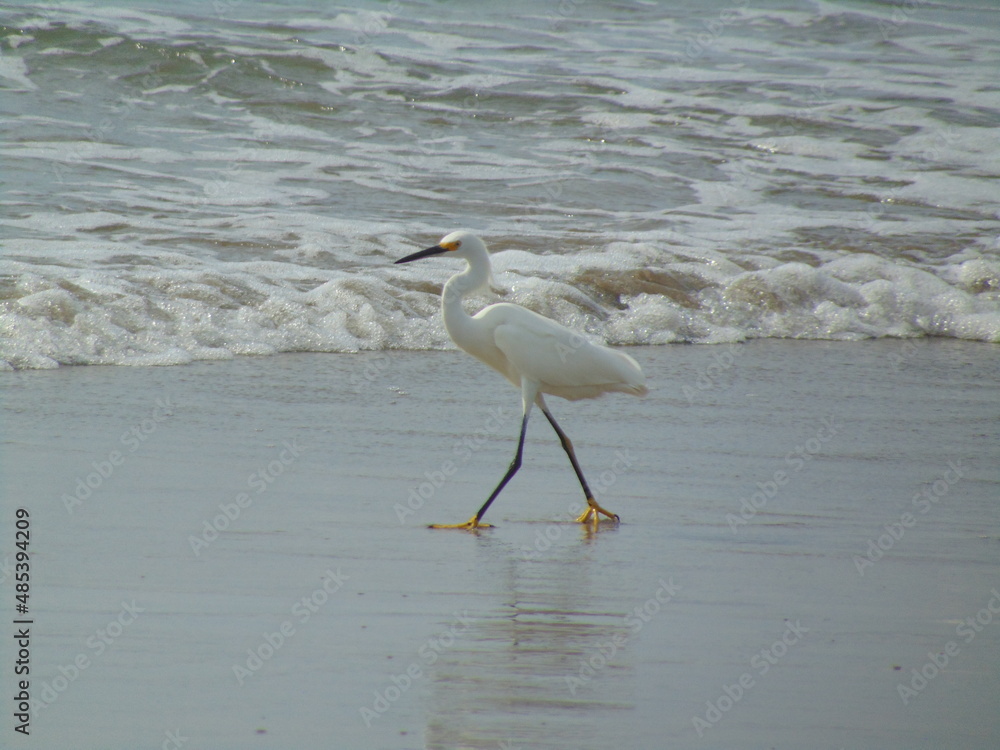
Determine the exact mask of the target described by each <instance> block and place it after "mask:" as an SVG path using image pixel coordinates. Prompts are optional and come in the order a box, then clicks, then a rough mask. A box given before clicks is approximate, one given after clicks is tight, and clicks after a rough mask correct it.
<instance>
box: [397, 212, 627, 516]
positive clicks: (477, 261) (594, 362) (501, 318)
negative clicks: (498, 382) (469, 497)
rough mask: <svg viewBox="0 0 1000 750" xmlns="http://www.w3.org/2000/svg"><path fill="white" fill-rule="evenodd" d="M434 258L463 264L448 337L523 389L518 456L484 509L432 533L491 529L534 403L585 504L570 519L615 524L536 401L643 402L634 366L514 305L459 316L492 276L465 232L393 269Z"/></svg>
mask: <svg viewBox="0 0 1000 750" xmlns="http://www.w3.org/2000/svg"><path fill="white" fill-rule="evenodd" d="M433 255H445V256H447V257H452V258H461V259H463V260H465V261H467V262H468V267H467V268H466V269H465V270H464V271H462V272H461V273H458V274H456V275H455V276H452V277H451V279H449V280H448V282H447V283H446V284H445V285H444V291H443V293H442V295H441V313H442V316H443V317H444V325H445V328H446V329H447V330H448V335H449V336H451V338H452V340H453V341H454V342H455V343H456V344H457V345H458V346H459V348H461V349H462V350H464V351H465V352H467V353H468V354H471V355H472V356H473V357H475V358H476V359H479V360H480V361H482V362H484V363H486V364H487V365H489V366H490V367H492V368H493V369H494V370H496V371H497V372H499V373H500V374H501V375H503V376H504V377H505V378H507V380H509V381H510V382H511V383H513V384H514V387H516V388H519V389H520V390H521V402H522V409H523V411H522V418H521V435H520V438H519V439H518V443H517V452H516V453H515V454H514V459H513V460H512V461H511V463H510V467H509V468H508V469H507V473H506V474H504V477H503V479H501V480H500V484H498V485H497V486H496V489H494V490H493V492H492V493H491V494H490V496H489V498H487V500H486V502H485V503H484V504H483V507H481V508H480V509H479V512H477V513H476V515H474V516H473V517H472V518H470V519H469V520H468V521H466V522H465V523H460V524H454V525H435V526H432V528H449V529H477V528H482V527H484V526H489V524H484V523H482V518H483V515H484V514H485V513H486V510H487V509H488V508H489V507H490V504H491V503H492V502H493V501H494V500H495V499H496V497H497V495H499V494H500V491H501V490H502V489H503V488H504V486H505V485H506V484H507V482H509V481H510V479H511V477H513V476H514V474H515V473H517V470H518V469H519V468H520V467H521V454H522V453H523V451H524V434H525V431H526V429H527V427H528V415H529V414H530V413H531V407H532V406H533V405H534V404H537V405H538V408H539V409H541V410H542V413H543V414H544V415H545V417H546V419H548V420H549V424H551V425H552V428H553V429H554V430H555V431H556V434H557V435H558V436H559V441H560V442H561V443H562V447H563V449H564V450H565V451H566V455H568V456H569V460H570V463H571V464H572V465H573V470H574V471H575V472H576V476H577V478H578V479H579V480H580V485H581V486H582V487H583V492H584V495H585V496H586V498H587V506H588V507H587V510H586V511H584V513H583V514H582V515H581V516H580V517H579V518H577V519H576V520H577V521H579V522H581V523H585V522H588V521H593V522H595V523H596V522H597V521H598V520H599V519H600V515H604V516H607V517H608V518H610V519H613V520H615V521H617V520H619V519H618V516H617V515H616V514H614V513H611V512H609V511H607V510H605V509H604V508H602V507H601V506H600V505H598V504H597V501H596V500H595V499H594V494H593V493H592V492H591V491H590V487H588V486H587V480H586V479H584V478H583V471H581V470H580V464H579V463H578V462H577V460H576V453H575V452H574V451H573V444H572V443H571V442H570V440H569V438H568V437H567V436H566V433H565V432H563V431H562V428H560V427H559V424H558V423H557V422H556V420H555V418H554V417H553V416H552V412H550V411H549V409H548V407H547V406H546V404H545V400H544V399H543V397H542V394H546V393H548V394H552V395H553V396H559V397H561V398H565V399H568V400H570V401H576V400H577V399H582V398H597V397H598V396H601V395H603V394H604V393H609V392H612V391H619V392H622V393H630V394H632V395H635V396H643V395H645V394H646V392H647V389H646V385H645V377H644V376H643V374H642V370H641V369H640V368H639V365H638V363H637V362H636V361H635V360H634V359H632V357H630V356H628V355H627V354H622V353H621V352H617V351H613V350H611V349H608V348H606V347H603V346H598V345H596V344H592V343H591V342H589V341H587V340H586V339H585V338H584V337H583V336H581V335H580V334H579V333H576V332H575V331H572V330H570V329H569V328H566V327H564V326H562V325H560V324H558V323H556V322H555V321H552V320H549V319H548V318H545V317H542V316H541V315H539V314H537V313H534V312H532V311H530V310H526V309H525V308H523V307H519V306H518V305H513V304H510V303H507V302H502V303H499V304H495V305H490V306H489V307H486V308H483V309H482V310H480V311H479V312H478V313H476V314H475V315H469V314H468V313H467V312H465V309H464V308H463V307H462V299H463V298H464V297H465V296H466V295H469V294H472V293H474V292H476V291H477V290H479V289H481V288H482V287H484V286H486V284H487V283H488V282H489V281H490V278H491V276H492V268H491V266H490V256H489V253H488V252H487V250H486V245H485V244H484V243H483V241H482V240H481V239H479V238H478V237H476V236H475V235H474V234H472V233H470V232H466V231H459V232H452V233H451V234H449V235H447V236H446V237H445V238H444V239H442V240H441V241H440V242H439V243H438V244H437V245H434V246H433V247H429V248H427V249H426V250H421V251H419V252H416V253H413V254H412V255H407V256H406V257H405V258H400V259H399V260H397V261H396V263H408V262H410V261H413V260H419V259H420V258H429V257H431V256H433Z"/></svg>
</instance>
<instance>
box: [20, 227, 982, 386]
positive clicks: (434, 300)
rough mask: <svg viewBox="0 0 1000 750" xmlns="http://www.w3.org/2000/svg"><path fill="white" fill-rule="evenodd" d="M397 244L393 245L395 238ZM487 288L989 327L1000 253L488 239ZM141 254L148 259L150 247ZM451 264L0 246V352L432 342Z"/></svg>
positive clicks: (700, 313)
mask: <svg viewBox="0 0 1000 750" xmlns="http://www.w3.org/2000/svg"><path fill="white" fill-rule="evenodd" d="M400 254H402V252H401V253H400ZM493 259H494V271H495V274H494V275H495V281H494V288H493V289H492V290H491V291H490V293H489V294H483V295H481V296H480V297H478V298H475V299H473V300H470V301H469V306H470V310H471V309H473V308H476V307H482V306H484V305H486V304H489V303H490V302H493V301H499V300H504V301H510V302H515V303H517V304H521V305H524V306H525V307H528V308H529V309H532V310H535V311H537V312H539V313H541V314H543V315H547V316H549V317H551V318H553V319H555V320H557V321H559V322H560V323H563V324H564V325H567V326H570V327H572V328H575V329H577V330H580V331H582V332H585V333H586V334H587V335H589V336H591V337H592V338H594V339H595V340H597V341H603V342H606V343H609V344H617V345H657V344H667V343H673V342H697V343H725V342H738V341H744V340H747V339H753V338H775V337H776V338H797V339H842V340H855V339H862V338H871V337H882V336H888V337H915V336H944V337H952V338H958V339H967V340H971V341H986V342H993V343H1000V262H998V261H996V260H993V259H989V258H984V257H977V256H974V255H973V256H971V257H962V256H959V257H956V258H953V259H950V262H946V263H943V264H941V265H940V266H937V267H935V268H933V270H930V269H928V268H925V267H917V266H912V265H904V264H900V263H897V262H892V261H889V260H886V259H884V258H879V257H876V256H874V255H850V256H844V257H841V258H838V259H835V260H832V261H828V262H822V263H817V264H815V265H810V264H807V263H803V262H785V263H780V262H775V261H773V260H771V259H761V263H760V265H762V266H766V267H763V268H757V269H751V270H747V269H745V268H743V267H741V266H740V265H737V264H735V263H733V262H731V261H726V260H723V259H718V258H693V257H688V256H684V255H677V254H673V253H670V252H668V251H664V250H662V249H657V248H654V247H651V246H649V245H648V244H644V243H613V244H612V245H610V246H609V247H607V248H606V249H604V250H603V251H600V252H597V251H594V252H589V253H580V254H576V255H544V256H540V255H534V254H531V253H528V252H525V251H521V250H508V251H500V252H497V253H495V254H494V257H493ZM149 260H150V259H148V258H147V261H149ZM455 270H457V268H456V264H453V263H452V264H449V263H446V262H441V263H437V264H434V263H427V264H421V265H420V266H418V267H414V268H405V269H398V268H395V267H393V266H391V265H390V264H389V260H388V259H387V260H386V266H385V267H381V266H369V267H365V268H362V269H339V270H337V269H319V268H314V267H310V266H304V265H300V264H296V263H278V262H251V263H223V262H217V263H205V262H199V261H194V260H191V262H190V263H188V264H184V263H183V260H182V258H180V257H178V256H177V255H172V256H171V257H170V258H169V259H162V260H161V262H154V263H149V262H147V264H146V265H131V264H122V267H120V268H114V269H94V268H67V267H65V266H61V265H39V264H37V263H32V264H26V263H22V262H19V261H10V260H8V261H3V262H0V333H2V336H0V367H2V368H4V369H39V368H52V367H58V366H59V365H82V364H92V365H93V364H100V365H140V366H143V365H175V364H184V363H188V362H192V361H195V360H205V359H228V358H231V357H234V356H238V355H267V354H276V353H280V352H356V351H362V350H382V349H442V348H450V347H451V346H452V344H451V342H450V341H449V339H448V337H447V334H446V333H445V331H444V328H443V325H442V324H441V321H440V317H439V304H440V288H441V284H442V283H443V281H444V280H445V279H446V278H447V276H448V275H449V274H450V273H452V272H454V271H455Z"/></svg>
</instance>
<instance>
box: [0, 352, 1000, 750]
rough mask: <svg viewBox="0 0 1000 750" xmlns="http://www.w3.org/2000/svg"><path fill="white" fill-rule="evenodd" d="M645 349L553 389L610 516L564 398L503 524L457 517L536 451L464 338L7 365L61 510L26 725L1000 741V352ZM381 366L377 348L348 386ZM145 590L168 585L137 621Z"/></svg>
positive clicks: (264, 738) (352, 740) (49, 527)
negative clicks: (43, 367) (588, 502)
mask: <svg viewBox="0 0 1000 750" xmlns="http://www.w3.org/2000/svg"><path fill="white" fill-rule="evenodd" d="M734 351H735V352H738V353H737V354H732V352H734ZM633 353H634V355H635V356H636V357H637V358H638V360H639V361H640V362H641V363H642V365H643V367H644V368H645V369H646V371H647V373H648V374H649V375H650V378H651V381H652V382H653V383H654V384H655V385H656V387H655V388H654V389H653V391H652V392H651V393H650V395H649V396H648V397H647V398H646V399H644V400H639V399H633V398H628V397H626V396H623V395H617V396H613V397H608V398H606V399H602V400H599V401H582V402H577V403H574V404H568V403H564V402H562V401H559V402H557V403H553V404H552V407H553V409H554V412H555V414H556V415H557V417H558V418H559V420H560V422H561V424H562V425H563V427H564V428H565V429H566V431H567V432H568V434H569V435H570V436H571V437H572V438H573V440H574V442H575V443H576V448H577V453H578V455H579V458H580V462H581V464H582V466H583V469H584V471H585V472H586V474H587V477H588V479H589V481H590V483H591V485H592V487H593V488H594V489H595V491H596V492H597V493H598V497H599V498H600V500H601V502H602V503H603V504H604V505H606V506H607V507H608V508H609V509H611V510H613V511H615V512H617V513H619V514H621V517H622V523H621V524H620V525H619V526H615V525H612V524H603V525H602V526H601V527H600V528H599V529H598V530H597V531H596V532H594V531H591V530H588V529H587V528H582V527H581V526H580V525H579V524H574V523H573V522H572V521H571V519H572V518H573V516H574V515H575V514H574V513H573V511H572V510H571V508H572V507H573V506H575V505H577V504H579V503H580V501H581V499H582V498H581V493H580V488H579V485H578V484H577V482H576V479H575V477H574V476H573V471H572V469H571V468H570V466H569V463H568V461H567V460H566V456H565V454H564V453H563V451H562V449H561V448H560V446H559V443H558V441H557V440H556V437H555V435H554V433H553V432H552V430H551V429H550V428H549V426H548V425H547V424H546V423H545V420H544V419H538V416H539V415H537V413H536V415H535V418H534V419H533V420H532V422H531V423H530V424H529V430H528V439H527V442H526V447H525V455H524V465H523V466H522V468H521V470H520V472H519V473H518V474H517V476H516V477H514V479H513V480H512V481H511V483H510V484H509V485H508V486H507V488H506V489H505V490H504V492H503V494H501V496H500V497H499V498H498V499H497V501H496V503H495V504H494V505H493V506H492V507H491V508H490V512H489V514H488V516H487V520H488V521H491V522H492V523H494V524H495V527H494V528H492V529H488V530H484V531H483V532H480V533H479V534H469V533H465V532H449V531H433V530H430V529H427V528H426V527H425V526H426V524H428V523H432V522H445V523H447V522H455V521H461V520H464V519H466V518H468V517H469V515H470V514H471V513H472V512H474V510H475V509H476V508H477V507H479V505H480V504H481V503H482V501H483V499H484V496H485V495H486V493H488V492H489V490H490V488H491V487H492V485H493V483H494V482H496V481H497V479H499V476H500V475H501V474H502V472H503V470H504V468H505V467H506V466H507V463H508V461H509V460H510V456H511V453H512V452H513V450H514V444H515V440H516V435H517V429H518V417H519V409H518V397H517V392H516V391H515V390H514V389H512V388H509V387H508V386H507V385H506V384H505V383H503V381H502V379H501V378H500V377H498V376H497V375H495V374H494V373H491V372H488V371H486V370H485V369H484V368H482V367H481V366H480V364H479V363H478V362H475V361H472V360H471V358H469V357H467V356H465V355H464V354H462V353H461V352H390V353H383V352H366V353H361V354H355V355H347V356H335V355H331V356H322V355H288V356H282V357H265V358H239V359H236V360H234V361H228V362H203V363H195V364H193V365H192V366H190V367H166V368H147V369H135V368H123V367H88V368H64V369H61V370H53V371H44V372H15V373H8V374H7V376H6V377H4V378H2V379H0V423H2V424H3V425H4V432H3V434H2V449H0V496H2V497H4V498H5V499H7V500H8V504H9V507H8V512H10V514H11V516H8V517H12V516H13V507H14V505H15V503H16V505H17V506H24V507H26V508H27V509H28V510H29V511H30V513H31V519H32V529H33V538H32V539H33V540H32V544H31V553H32V566H33V567H32V589H31V598H30V602H31V615H32V616H33V617H34V619H35V624H34V628H35V630H34V639H33V641H32V652H31V668H32V672H31V696H32V699H33V700H34V701H35V702H36V704H35V708H33V716H32V738H31V740H30V741H31V742H33V743H34V744H35V745H37V746H39V747H46V748H48V747H74V748H88V749H89V748H108V747H115V748H118V747H144V748H145V747H150V748H156V747H161V746H163V744H164V742H165V741H166V732H168V731H171V732H175V731H176V732H179V733H180V735H181V736H183V737H186V738H188V742H187V743H186V744H185V745H184V747H190V748H202V747H204V748H223V749H225V750H229V749H230V748H232V749H234V750H236V749H242V748H246V747H248V746H251V745H252V746H254V747H259V748H261V749H262V750H263V749H267V750H270V749H271V748H275V749H276V750H280V749H283V748H289V747H296V748H328V747H331V746H336V747H351V748H354V747H358V748H361V747H372V748H386V749H389V748H392V749H395V750H413V749H414V748H434V749H435V750H436V749H438V748H440V750H453V749H454V748H476V749H477V750H503V749H504V748H506V749H507V750H513V749H514V748H524V749H525V750H527V749H528V748H548V749H550V750H580V749H581V748H586V749H587V750H606V748H609V747H621V748H655V747H698V748H700V747H705V748H734V747H749V748H770V747H779V748H786V747H787V748H800V747H810V748H824V749H827V748H829V749H830V750H838V748H880V749H882V750H897V749H898V750H904V749H906V750H911V749H912V748H922V749H923V748H926V749H927V750H931V749H934V748H942V747H949V748H950V747H960V748H963V749H968V750H971V749H973V748H975V749H976V750H979V749H980V748H981V749H982V750H993V748H995V747H996V737H997V736H998V732H1000V712H997V711H996V710H995V709H996V707H997V696H998V695H1000V684H998V682H1000V675H998V672H997V669H996V665H997V657H998V654H1000V600H997V599H995V598H994V595H993V593H992V592H993V591H994V590H996V589H997V588H998V587H997V570H998V564H1000V534H998V529H1000V514H998V506H997V502H996V500H997V497H998V494H1000V493H998V490H1000V482H998V476H997V472H996V466H997V465H998V460H1000V440H998V434H997V431H998V424H1000V422H998V420H997V413H996V412H997V404H998V384H997V380H996V378H995V377H993V376H992V374H993V372H994V370H995V357H994V356H993V352H992V347H991V346H986V345H979V344H972V343H968V342H961V341H946V340H941V339H916V340H913V341H905V342H901V341H892V340H883V341H866V342H857V343H843V342H785V341H754V342H749V343H747V344H743V345H740V346H738V347H728V346H722V347H700V346H670V347H668V346H659V347H640V348H636V349H634V350H633ZM727 354H730V355H731V358H729V357H727V356H726V355H727ZM359 362H364V363H380V365H379V366H378V367H376V368H375V369H377V372H376V374H375V375H374V376H373V377H372V378H371V379H370V380H369V379H365V380H364V381H361V382H359V383H357V384H352V383H351V380H350V377H351V375H352V374H354V373H356V372H357V370H358V363H359ZM443 373H446V374H447V375H448V376H449V379H448V380H447V381H443V379H442V374H443ZM685 387H687V388H688V389H689V390H688V391H686V390H685ZM161 404H164V405H165V406H166V407H167V408H164V406H163V405H161ZM495 415H496V416H495ZM387 425H391V427H387ZM133 428H137V429H138V430H139V434H140V435H141V436H142V437H141V438H135V441H137V442H135V441H133V440H132V439H131V436H133V435H134V433H132V429H133ZM469 440H471V444H472V445H474V446H476V447H475V450H470V451H469V452H468V453H466V452H465V451H463V450H462V446H464V445H467V444H469V443H467V442H466V441H469ZM289 445H290V446H291V448H294V449H295V450H294V454H293V453H292V452H291V448H289ZM133 446H134V449H133ZM115 450H117V451H119V452H120V453H121V454H122V457H121V460H119V461H118V463H117V465H116V466H114V468H113V469H111V468H109V467H107V465H106V464H107V463H108V461H109V458H108V457H109V454H110V453H111V451H115ZM446 461H451V462H453V463H454V465H455V467H456V468H455V470H454V471H451V470H448V471H449V473H448V475H446V476H445V477H440V476H438V475H437V472H441V471H442V466H443V465H444V463H445V462H446ZM95 464H96V466H95ZM952 465H954V466H956V467H958V470H959V471H960V473H961V475H960V476H959V475H958V474H956V473H955V470H953V469H952V468H951V467H952ZM102 469H103V470H104V471H105V474H107V476H103V475H101V474H100V473H99V471H100V470H102ZM779 471H783V472H785V474H786V475H787V476H786V477H785V478H784V479H782V478H781V476H780V475H779V474H778V473H777V472H779ZM442 473H443V472H442ZM261 477H265V479H264V480H263V484H262V480H261ZM81 482H82V483H84V486H83V487H82V489H81V487H80V483H81ZM772 483H773V486H772ZM779 483H780V484H779ZM424 484H427V486H428V487H430V488H431V489H430V490H429V491H423V490H422V489H421V488H422V485H424ZM414 491H419V492H422V497H423V504H420V503H419V502H413V503H412V506H411V501H410V500H409V498H410V497H411V493H413V492H414ZM241 494H244V495H249V500H250V501H249V502H247V501H246V500H245V499H244V500H240V496H241ZM67 498H68V499H67ZM237 502H242V503H243V506H242V507H240V506H237V505H236V503H237ZM924 503H926V505H924ZM397 506H399V507H404V508H407V509H411V510H412V513H409V514H405V513H404V514H401V513H400V512H399V511H398V510H397ZM414 506H415V507H414ZM904 513H909V514H911V516H912V520H910V521H906V523H907V524H908V525H907V526H906V527H905V528H903V527H902V521H901V519H904V516H903V514H904ZM904 520H905V519H904ZM6 528H8V529H9V528H10V526H7V527H6ZM887 528H893V529H894V536H890V535H889V534H890V532H889V531H888V530H887ZM192 539H194V540H195V542H196V543H193V542H192ZM872 545H877V546H875V547H874V552H873V551H871V550H872ZM3 556H4V555H3V554H0V557H3ZM859 561H860V562H859ZM327 571H331V572H332V573H333V574H334V575H336V576H338V577H339V578H341V579H343V582H342V585H339V586H338V585H337V584H336V583H330V584H328V585H327V584H324V581H326V580H329V579H328V578H327V576H328V574H327ZM12 583H13V578H11V579H10V580H8V581H7V585H8V586H10V584H12ZM5 591H6V592H8V595H9V593H10V591H11V589H10V588H6V589H5ZM304 597H307V598H308V599H309V601H310V602H312V603H313V604H312V606H313V607H314V608H315V611H312V610H311V609H309V608H307V607H306V605H302V604H301V601H302V599H303V598H304ZM123 602H125V603H126V604H129V605H131V604H132V603H133V602H134V605H135V607H137V608H141V609H142V611H141V612H139V613H138V616H137V618H136V619H135V620H134V622H130V623H129V624H128V625H127V627H125V628H123V629H122V630H119V629H118V627H117V625H114V626H112V625H111V623H114V622H116V621H117V618H118V616H119V613H120V612H121V610H122V603H123ZM991 603H992V604H991ZM991 606H992V607H993V609H994V610H998V613H997V614H991V612H990V611H989V607H991ZM636 608H638V609H639V612H638V613H637V612H636ZM984 609H986V611H985V613H984V614H983V624H982V625H981V626H977V627H979V630H978V631H977V632H975V633H973V634H972V636H973V637H972V638H971V640H967V638H968V633H970V632H971V631H969V629H968V627H963V622H964V621H965V620H966V618H968V617H976V616H978V614H979V613H980V612H981V611H983V610H984ZM307 613H308V617H306V614H307ZM126 619H127V618H126ZM285 623H288V627H286V628H285V631H286V634H285V635H284V636H281V637H279V636H277V635H275V634H276V633H280V629H281V627H282V626H283V625H284V624H285ZM109 628H110V629H111V631H112V632H113V635H114V637H113V638H110V639H109V640H110V642H108V643H105V642H104V640H102V639H101V638H100V637H99V636H98V635H97V633H98V631H99V630H105V631H107V630H108V629H109ZM793 628H795V629H796V630H793ZM959 628H962V630H961V631H960V632H959V630H958V629H959ZM8 632H10V631H8ZM269 639H270V641H269ZM950 642H954V643H955V644H956V646H957V648H958V649H959V651H958V652H957V653H956V654H953V656H951V657H949V664H948V665H947V667H946V668H945V669H942V670H939V673H938V674H934V667H933V666H932V667H931V668H929V671H928V672H926V673H927V674H931V679H930V680H929V682H928V683H927V684H926V685H924V686H923V688H922V689H921V690H920V691H919V693H918V695H916V696H907V697H908V700H907V702H905V703H904V702H903V700H902V699H901V696H900V693H899V687H898V686H899V685H900V684H902V685H904V686H909V685H910V684H911V682H912V680H913V677H912V672H911V670H913V669H917V670H920V669H924V668H925V665H926V664H927V663H928V661H929V656H928V654H929V653H931V654H934V655H935V658H937V659H938V660H939V661H940V660H941V659H942V658H943V657H942V653H944V650H945V649H946V648H948V645H947V644H949V643H950ZM3 643H4V644H5V645H4V646H0V657H2V658H4V659H10V660H11V661H8V662H7V663H8V664H9V663H11V662H12V661H13V658H14V657H13V651H12V649H13V639H11V638H10V637H7V638H4V639H3ZM270 643H275V644H278V645H277V646H271V645H270ZM7 649H11V650H9V651H8V650H7ZM269 649H270V650H269ZM951 650H952V651H953V652H954V647H952V648H951ZM248 651H251V652H253V653H256V654H259V656H256V657H253V658H252V657H251V656H250V655H248ZM80 655H82V656H83V657H85V658H86V659H87V660H88V661H87V662H86V663H87V665H88V666H87V667H86V668H85V669H83V670H82V671H80V672H78V673H76V674H75V675H74V673H73V669H72V667H73V664H74V662H75V660H76V659H77V658H78V657H79V656H80ZM254 659H256V661H255V660H254ZM248 660H249V661H248ZM248 664H249V666H247V665H248ZM237 667H238V668H240V669H242V670H244V672H249V673H248V674H245V673H244V672H237V671H235V670H234V668H237ZM765 667H766V669H765ZM4 674H5V675H8V674H10V673H9V672H5V673H4ZM744 675H747V678H744ZM71 678H72V679H71ZM741 680H742V682H743V687H742V688H740V681H741ZM750 681H752V684H750ZM917 684H918V685H919V682H918V683H917ZM8 685H9V683H8ZM734 686H736V687H734ZM727 690H728V692H727ZM740 691H742V692H740ZM732 696H737V697H736V698H734V697H732ZM709 704H711V707H710V705H709ZM35 709H37V710H35ZM364 709H367V710H368V711H369V712H370V713H366V712H365V711H364ZM371 713H374V714H375V716H372V715H371ZM696 718H698V719H701V720H702V723H697V722H696V721H695V719H696ZM705 723H707V724H708V725H709V726H707V727H706V726H704V724H705ZM4 731H10V729H9V722H8V724H7V725H4ZM168 747H169V745H168Z"/></svg>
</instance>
